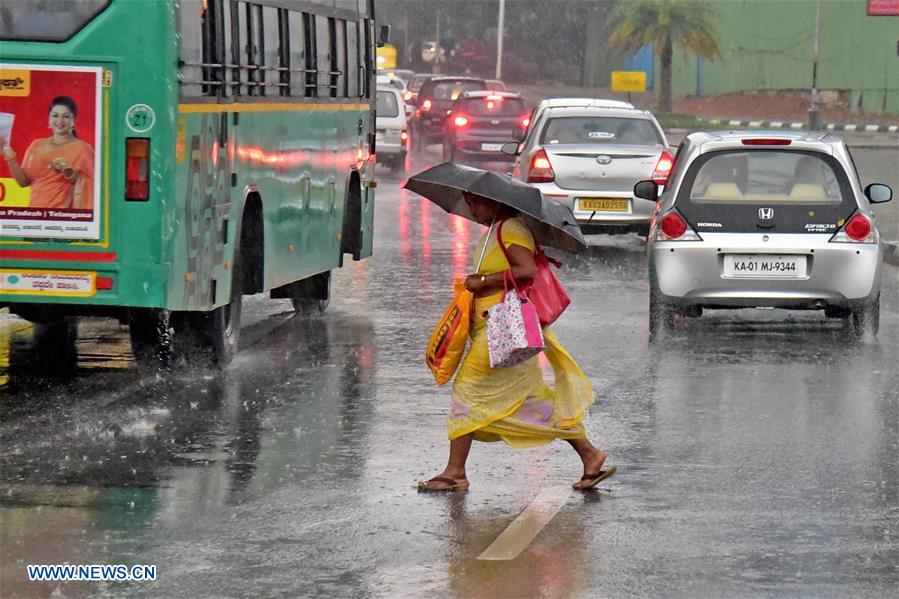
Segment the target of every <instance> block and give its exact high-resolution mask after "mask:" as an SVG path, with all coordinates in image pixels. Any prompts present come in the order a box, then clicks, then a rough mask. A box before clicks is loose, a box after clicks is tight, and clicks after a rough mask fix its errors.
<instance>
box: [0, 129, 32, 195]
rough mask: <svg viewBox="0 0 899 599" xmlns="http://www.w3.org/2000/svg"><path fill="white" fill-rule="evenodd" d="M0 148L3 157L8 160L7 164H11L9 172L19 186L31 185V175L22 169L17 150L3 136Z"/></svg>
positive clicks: (0, 138)
mask: <svg viewBox="0 0 899 599" xmlns="http://www.w3.org/2000/svg"><path fill="white" fill-rule="evenodd" d="M0 150H2V151H3V158H4V159H5V160H6V164H8V165H9V172H10V174H11V175H12V177H13V179H15V180H16V183H18V184H19V187H28V186H29V185H31V177H29V176H28V175H26V174H25V171H23V170H22V166H21V165H20V164H19V161H18V160H17V157H16V152H15V150H13V149H12V148H11V147H9V146H8V145H7V142H6V139H4V138H2V137H0Z"/></svg>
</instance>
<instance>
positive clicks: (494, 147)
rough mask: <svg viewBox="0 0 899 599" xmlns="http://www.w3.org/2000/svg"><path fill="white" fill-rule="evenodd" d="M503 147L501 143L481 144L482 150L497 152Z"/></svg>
mask: <svg viewBox="0 0 899 599" xmlns="http://www.w3.org/2000/svg"><path fill="white" fill-rule="evenodd" d="M502 149H503V144H481V151H482V152H499V151H500V150H502Z"/></svg>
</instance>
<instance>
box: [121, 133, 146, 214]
mask: <svg viewBox="0 0 899 599" xmlns="http://www.w3.org/2000/svg"><path fill="white" fill-rule="evenodd" d="M125 199H126V200H131V201H146V200H149V199H150V140H149V139H147V138H144V137H129V138H128V139H126V140H125Z"/></svg>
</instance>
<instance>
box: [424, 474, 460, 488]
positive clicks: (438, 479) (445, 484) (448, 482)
mask: <svg viewBox="0 0 899 599" xmlns="http://www.w3.org/2000/svg"><path fill="white" fill-rule="evenodd" d="M467 488H468V481H467V480H465V479H464V478H463V479H457V478H448V477H445V476H435V477H434V478H432V479H431V480H423V481H421V482H419V483H418V490H419V491H464V490H466V489H467Z"/></svg>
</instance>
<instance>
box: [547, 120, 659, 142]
mask: <svg viewBox="0 0 899 599" xmlns="http://www.w3.org/2000/svg"><path fill="white" fill-rule="evenodd" d="M540 143H541V144H598V145H603V144H606V145H611V144H616V145H620V144H628V145H636V146H655V145H659V144H661V143H662V138H661V137H660V136H659V132H658V131H657V130H656V128H655V126H654V125H653V124H652V122H651V121H649V120H647V119H631V118H621V117H603V116H566V117H555V118H551V119H549V120H548V121H547V122H546V126H545V127H544V128H543V135H542V136H541V138H540Z"/></svg>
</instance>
